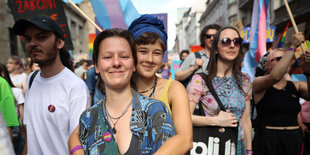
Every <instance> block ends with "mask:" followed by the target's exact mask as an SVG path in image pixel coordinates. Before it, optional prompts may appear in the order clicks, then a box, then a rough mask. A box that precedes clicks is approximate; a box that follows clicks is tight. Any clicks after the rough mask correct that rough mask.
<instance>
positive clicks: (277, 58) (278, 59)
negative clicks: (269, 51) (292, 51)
mask: <svg viewBox="0 0 310 155" xmlns="http://www.w3.org/2000/svg"><path fill="white" fill-rule="evenodd" d="M281 58H282V57H275V58H273V59H271V61H273V60H277V61H280V60H281Z"/></svg>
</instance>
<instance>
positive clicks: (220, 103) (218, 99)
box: [198, 73, 226, 111]
mask: <svg viewBox="0 0 310 155" xmlns="http://www.w3.org/2000/svg"><path fill="white" fill-rule="evenodd" d="M198 74H199V75H200V76H201V77H202V79H203V80H204V81H205V83H206V85H207V87H208V88H209V90H210V92H211V94H212V96H213V97H214V99H215V100H216V102H217V104H218V105H219V106H220V108H221V110H223V111H226V108H225V107H224V105H223V103H222V101H221V100H220V98H219V97H218V96H217V94H216V92H215V90H214V88H213V86H212V85H211V83H210V82H209V81H208V80H207V79H208V78H207V75H206V74H205V73H198Z"/></svg>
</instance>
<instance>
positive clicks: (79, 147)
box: [70, 145, 83, 155]
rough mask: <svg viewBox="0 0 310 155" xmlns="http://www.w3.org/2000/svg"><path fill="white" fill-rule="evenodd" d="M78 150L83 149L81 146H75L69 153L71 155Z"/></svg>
mask: <svg viewBox="0 0 310 155" xmlns="http://www.w3.org/2000/svg"><path fill="white" fill-rule="evenodd" d="M79 149H83V147H82V146H81V145H77V146H75V147H74V148H73V149H72V150H71V151H70V154H71V155H72V154H73V153H74V152H75V151H77V150H79Z"/></svg>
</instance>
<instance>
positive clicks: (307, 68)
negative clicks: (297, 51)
mask: <svg viewBox="0 0 310 155" xmlns="http://www.w3.org/2000/svg"><path fill="white" fill-rule="evenodd" d="M300 66H301V68H302V69H303V71H304V74H305V75H306V78H307V82H304V81H300V82H294V84H295V86H296V88H297V91H298V93H299V94H300V96H301V97H302V98H303V99H305V100H308V101H309V100H310V91H309V88H310V50H306V51H305V54H304V55H302V56H301V57H300Z"/></svg>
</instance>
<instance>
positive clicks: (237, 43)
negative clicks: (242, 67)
mask: <svg viewBox="0 0 310 155" xmlns="http://www.w3.org/2000/svg"><path fill="white" fill-rule="evenodd" d="M231 41H233V43H234V45H235V46H240V45H241V44H242V41H243V39H242V38H234V39H233V40H231V39H230V38H222V39H221V43H222V44H223V45H224V46H229V45H230V44H231Z"/></svg>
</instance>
